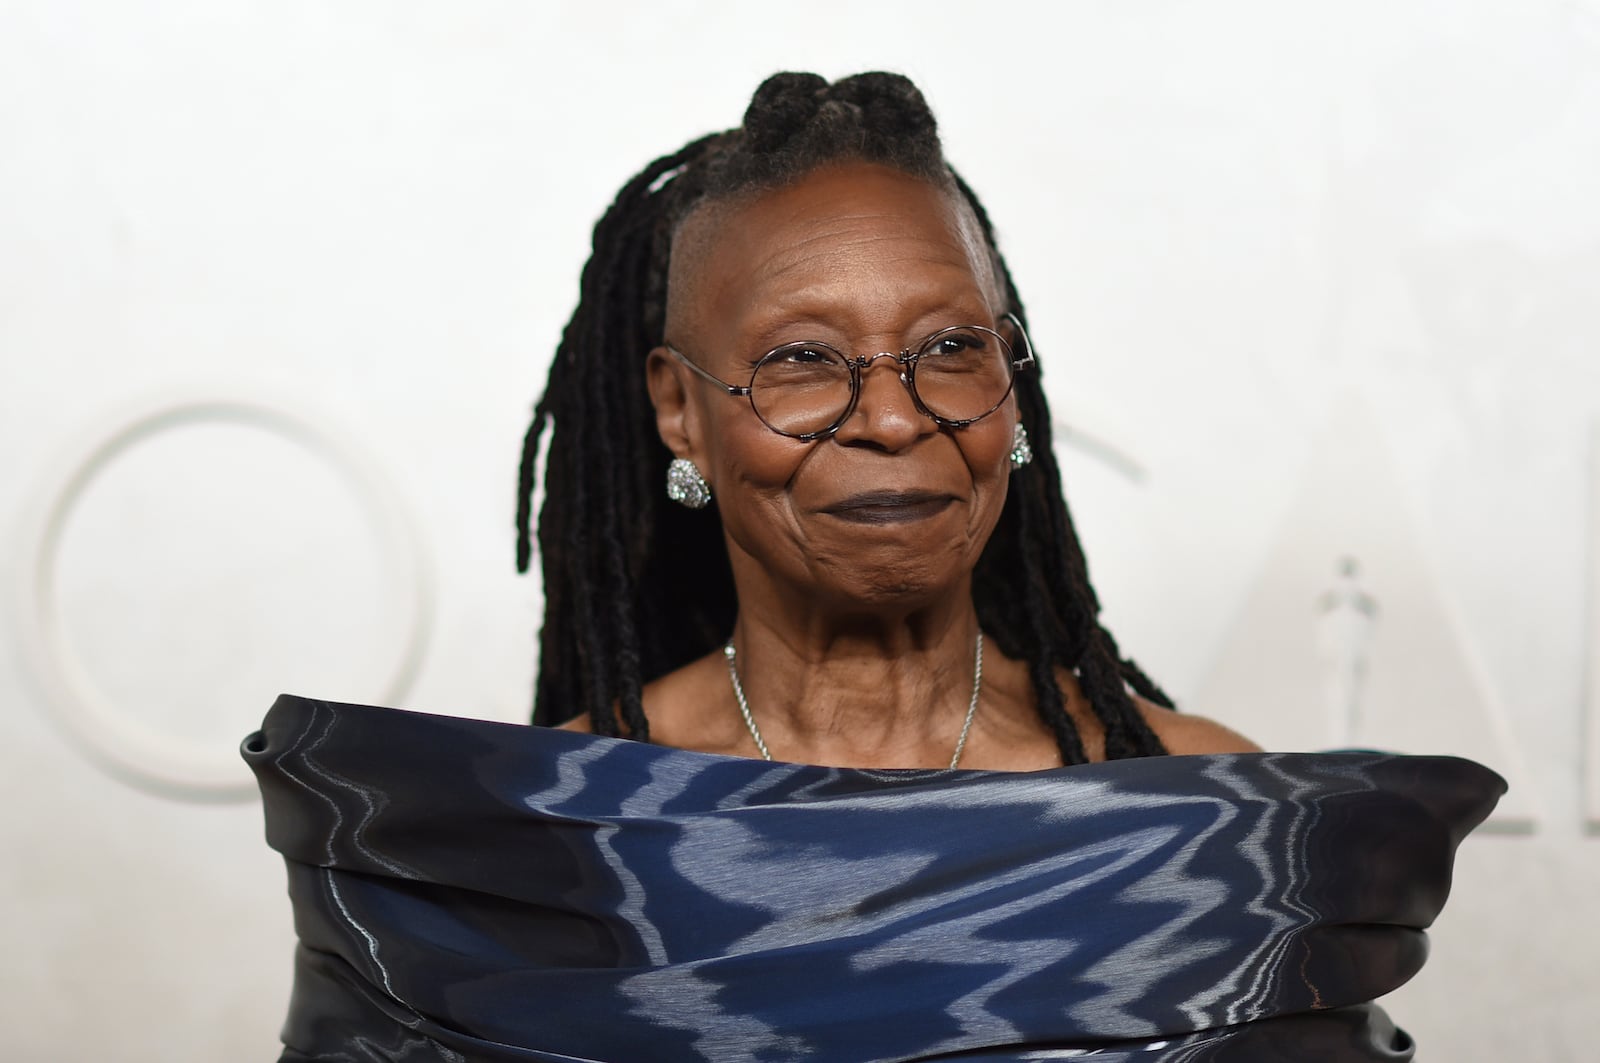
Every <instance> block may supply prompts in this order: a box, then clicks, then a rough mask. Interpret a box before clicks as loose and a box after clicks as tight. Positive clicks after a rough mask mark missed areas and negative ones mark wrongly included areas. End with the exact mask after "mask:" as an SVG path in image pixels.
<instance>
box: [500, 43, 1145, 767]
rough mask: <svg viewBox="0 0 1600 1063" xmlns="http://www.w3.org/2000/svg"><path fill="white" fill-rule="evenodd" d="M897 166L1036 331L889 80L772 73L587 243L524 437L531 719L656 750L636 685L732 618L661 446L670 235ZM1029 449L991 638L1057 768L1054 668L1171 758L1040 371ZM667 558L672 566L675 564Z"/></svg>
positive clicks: (522, 526) (917, 99)
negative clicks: (1031, 699) (539, 502)
mask: <svg viewBox="0 0 1600 1063" xmlns="http://www.w3.org/2000/svg"><path fill="white" fill-rule="evenodd" d="M841 161H862V162H871V163H879V164H882V165H886V166H890V167H893V168H895V169H897V170H900V171H902V172H904V173H906V174H909V175H911V176H914V177H919V178H922V179H924V180H927V181H930V182H932V183H934V184H936V185H939V186H940V187H944V188H949V189H951V190H952V191H953V192H954V193H956V194H959V195H960V196H961V197H962V198H963V199H964V200H965V201H966V202H967V204H968V205H969V206H970V207H971V209H972V212H973V214H974V216H975V217H976V219H977V222H978V225H979V227H980V228H981V230H982V232H983V235H984V238H985V240H986V242H987V243H988V246H989V248H990V250H991V254H992V257H993V263H994V266H995V272H996V275H997V277H998V278H999V280H1000V281H1001V283H1002V285H1003V288H1004V296H1005V299H1006V300H1007V302H1008V304H1009V309H1010V310H1011V312H1012V313H1014V314H1015V315H1017V317H1018V318H1019V319H1020V320H1023V321H1024V324H1026V318H1025V317H1024V313H1023V307H1022V302H1021V300H1020V299H1019V298H1018V297H1017V291H1016V286H1015V285H1014V284H1013V282H1012V279H1011V274H1010V271H1009V270H1008V269H1007V268H1006V265H1005V261H1004V259H1003V258H1001V256H1000V253H999V250H998V248H997V246H996V244H995V239H994V230H993V227H992V225H991V224H990V222H989V217H988V215H987V213H986V212H985V211H984V209H983V206H982V205H981V204H980V203H979V202H978V199H977V197H976V196H975V195H974V194H973V193H972V190H971V189H970V188H969V187H968V186H967V185H966V183H965V182H964V181H962V180H961V179H960V177H959V176H957V175H956V174H955V172H954V171H953V170H951V169H950V167H949V166H948V164H947V163H946V162H945V161H944V155H943V149H942V147H941V145H940V141H939V136H938V131H937V127H936V125H935V122H934V118H933V114H932V113H931V112H930V111H929V109H928V106H927V103H926V102H925V101H924V100H923V97H922V94H921V93H920V92H919V91H918V90H917V88H916V86H914V85H913V84H912V83H911V82H910V81H909V80H907V79H906V78H904V77H902V76H900V75H897V74H885V73H872V74H859V75H857V76H854V77H848V78H844V79H842V80H840V81H837V82H834V83H833V84H829V83H828V82H827V81H825V80H823V79H822V78H820V77H818V76H817V75H815V74H776V75H774V76H773V77H771V78H769V79H767V80H766V81H765V82H764V83H763V84H762V85H761V86H760V88H758V89H757V90H756V93H755V96H754V97H753V98H752V100H751V102H750V106H749V109H748V110H747V111H746V112H745V115H744V124H743V125H742V126H741V127H740V128H738V129H733V130H729V131H727V132H724V133H716V134H712V135H710V136H706V137H702V138H701V139H699V140H696V141H694V142H693V143H690V144H688V145H687V146H685V147H684V148H682V149H681V150H679V151H677V152H674V153H673V154H670V155H665V156H662V157H661V158H659V159H657V160H656V161H655V162H653V163H651V164H650V165H649V166H647V167H646V168H645V169H644V170H643V172H641V173H640V174H639V175H638V176H636V177H634V178H633V179H632V180H631V181H629V182H628V183H627V184H626V185H625V186H624V187H623V188H622V190H621V192H619V193H618V194H617V198H616V200H615V202H613V203H612V205H611V207H610V208H609V209H608V210H607V211H606V213H605V215H604V217H602V218H601V219H600V221H599V223H598V224H597V225H596V226H595V230H594V252H593V255H592V256H591V257H590V259H589V261H588V264H587V265H585V266H584V269H583V276H582V291H581V296H580V298H579V302H578V307H577V309H576V310H575V311H574V312H573V315H572V319H571V321H570V322H569V323H568V324H567V327H566V330H565V331H564V333H563V334H562V338H561V343H560V346H559V347H558V348H557V349H556V355H555V360H554V362H553V364H552V365H551V369H550V379H549V383H548V385H547V387H546V389H545V393H544V396H543V397H542V398H541V399H540V400H539V403H538V405H537V406H536V407H535V410H534V415H533V422H532V424H531V425H530V426H529V428H528V432H527V435H526V437H525V438H524V441H523V449H522V465H521V475H520V478H519V484H518V496H517V499H518V503H517V518H516V521H517V570H518V571H519V572H526V571H527V568H528V563H529V560H530V557H531V553H532V543H531V537H530V533H529V528H530V522H531V516H532V513H531V510H532V504H533V490H534V475H535V463H536V459H537V455H538V450H539V442H540V438H541V436H542V434H543V433H544V431H545V429H546V428H547V427H551V426H552V423H553V427H551V434H550V441H549V450H548V454H547V457H546V472H545V480H544V490H545V499H546V504H545V505H544V506H542V507H541V509H540V513H539V524H538V535H539V552H540V554H541V558H542V566H543V572H544V593H545V618H544V625H543V629H542V631H541V633H540V659H539V677H538V680H537V683H536V691H535V696H534V710H533V721H534V723H536V724H555V723H559V722H562V721H563V720H566V719H569V718H571V717H573V716H576V715H578V714H579V713H580V712H587V713H588V715H589V720H590V724H591V727H592V729H593V730H594V732H595V733H597V734H602V735H613V736H615V735H617V734H618V724H617V717H618V716H619V715H620V717H621V720H622V723H623V725H624V726H625V727H626V729H627V733H628V735H629V736H630V737H632V738H635V739H639V740H642V741H648V740H649V736H650V724H649V721H648V720H646V719H645V714H644V708H643V705H642V703H641V701H640V690H641V688H642V687H643V685H644V683H645V682H647V681H649V680H651V679H654V678H656V677H658V676H661V675H664V674H665V673H667V672H669V671H672V670H673V669H676V668H679V667H681V666H683V665H684V664H687V663H688V662H689V661H691V660H694V659H696V658H698V657H700V656H703V655H704V654H706V653H709V652H711V651H712V650H713V649H715V648H716V647H717V646H719V645H721V644H722V642H723V641H724V640H725V639H726V638H727V635H728V632H729V631H730V630H731V629H732V626H733V622H734V613H735V610H736V607H737V602H736V599H735V594H734V586H733V575H732V571H731V569H730V567H729V564H728V556H727V550H726V546H725V544H724V542H723V537H722V530H721V526H720V523H719V521H718V518H717V517H716V515H715V510H714V508H708V509H703V510H690V509H685V508H683V507H681V506H677V505H670V504H668V502H667V500H666V498H665V495H664V493H663V491H662V490H661V485H662V484H663V483H664V482H665V478H666V469H667V463H668V461H669V459H670V457H671V455H670V454H669V453H668V451H667V448H666V447H665V446H663V445H662V444H661V442H660V440H659V438H658V436H657V435H656V427H655V414H654V409H653V407H652V405H651V402H650V398H649V394H648V392H647V390H646V385H645V374H644V372H643V363H642V360H643V356H644V354H645V352H647V351H649V350H650V349H651V348H653V347H655V346H657V345H659V344H660V343H661V342H662V334H663V330H664V327H665V326H664V319H665V308H666V294H667V293H666V278H667V264H668V258H669V254H670V252H671V248H672V239H673V235H674V233H675V231H676V229H677V226H678V225H679V223H680V222H682V221H683V219H684V218H685V217H687V216H688V214H689V213H690V212H691V211H693V210H694V209H695V208H696V207H698V206H700V205H701V204H704V203H708V202H712V201H720V200H726V199H728V198H731V197H733V196H736V195H738V194H740V193H745V192H750V191H760V190H765V189H770V188H777V187H781V186H783V185H786V184H789V183H792V182H794V181H797V180H799V179H800V178H802V177H804V176H805V175H806V174H808V173H810V172H811V171H813V170H815V169H817V168H818V167H821V166H824V165H826V164H829V163H834V162H841ZM1016 394H1017V400H1018V410H1019V415H1020V417H1021V419H1022V422H1023V424H1024V425H1025V426H1026V428H1027V431H1028V433H1029V435H1030V437H1031V438H1032V440H1033V443H1034V449H1033V453H1034V458H1033V461H1032V463H1031V464H1029V465H1027V466H1025V467H1024V468H1022V469H1019V470H1017V471H1015V472H1014V473H1013V474H1012V476H1011V483H1010V491H1009V492H1008V497H1007V500H1006V504H1005V507H1004V510H1003V511H1002V513H1001V516H1000V520H999V522H998V524H997V525H996V527H995V530H994V533H993V535H992V536H991V538H990V540H989V542H988V544H987V546H986V547H985V549H984V552H983V554H982V556H981V557H980V559H979V561H978V566H977V570H976V573H975V575H974V579H973V600H974V606H975V608H976V610H977V614H978V619H979V623H980V624H981V625H982V628H983V630H984V631H985V632H987V633H988V634H989V636H990V637H991V638H992V639H993V640H994V641H995V643H996V644H998V645H999V647H1000V648H1001V650H1002V651H1003V652H1004V653H1006V654H1007V655H1008V656H1011V657H1014V658H1017V659H1019V660H1025V661H1027V662H1028V668H1029V674H1030V676H1031V679H1032V683H1033V689H1034V692H1035V697H1036V704H1037V708H1038V712H1039V716H1040V718H1041V719H1043V720H1044V722H1045V724H1046V725H1047V726H1048V727H1049V728H1050V730H1051V732H1052V734H1053V735H1054V736H1055V739H1056V742H1057V744H1058V745H1059V746H1060V749H1061V756H1062V760H1063V762H1064V763H1067V764H1078V763H1082V762H1083V761H1084V760H1086V759H1087V758H1086V756H1085V752H1084V747H1083V742H1082V740H1081V738H1080V737H1079V734H1078V730H1077V728H1076V726H1074V724H1073V722H1072V718H1071V717H1070V716H1069V715H1068V713H1067V711H1066V703H1065V698H1064V696H1063V694H1062V691H1061V686H1060V684H1059V683H1058V682H1057V680H1056V668H1057V666H1063V667H1066V668H1072V669H1076V670H1077V673H1078V676H1079V680H1080V682H1081V685H1082V687H1083V691H1084V693H1085V695H1086V696H1087V698H1088V700H1089V702H1090V704H1091V705H1092V707H1093V711H1094V713H1095V715H1096V716H1097V717H1098V718H1099V720H1100V721H1101V723H1102V724H1103V725H1104V728H1105V747H1106V756H1107V757H1108V758H1112V759H1114V758H1122V757H1134V756H1148V755H1153V754H1159V753H1164V752H1165V749H1164V748H1163V747H1162V745H1161V742H1160V740H1159V739H1158V738H1157V737H1156V736H1155V734H1154V733H1153V732H1152V731H1151V730H1150V728H1149V726H1148V725H1147V724H1146V723H1145V722H1144V718H1143V717H1142V716H1141V714H1140V713H1139V711H1138V709H1137V707H1136V706H1135V704H1134V702H1133V699H1132V698H1131V697H1129V695H1128V690H1127V688H1128V687H1129V686H1131V687H1132V688H1133V689H1134V690H1135V691H1136V692H1138V693H1139V694H1140V695H1142V696H1144V697H1146V698H1149V699H1150V700H1152V701H1155V702H1158V703H1160V704H1163V705H1168V706H1170V705H1171V701H1170V699H1168V698H1167V697H1166V695H1165V694H1164V693H1162V691H1161V690H1160V688H1158V687H1157V686H1156V685H1155V684H1154V683H1152V682H1151V681H1150V680H1149V679H1148V678H1147V677H1146V676H1145V674H1144V673H1143V672H1142V671H1140V670H1139V668H1138V667H1137V666H1136V665H1134V664H1133V663H1132V662H1131V661H1127V660H1124V659H1123V658H1122V657H1121V655H1120V653H1119V652H1118V649H1117V644H1116V643H1115V642H1114V641H1113V640H1112V638H1111V636H1110V634H1109V633H1107V632H1106V630H1105V628H1103V627H1102V626H1101V625H1100V623H1099V613H1100V604H1099V601H1098V599H1097V598H1096V596H1095V592H1094V588H1093V587H1091V586H1090V584H1089V575H1088V569H1087V567H1086V565H1085V562H1084V557H1083V549H1082V547H1081V546H1080V545H1079V542H1078V536H1077V532H1076V531H1075V529H1074V528H1073V525H1072V518H1071V517H1070V516H1069V515H1068V513H1067V507H1066V503H1065V501H1064V500H1063V498H1062V493H1061V476H1060V470H1059V469H1058V467H1057V465H1056V461H1055V457H1054V455H1053V453H1052V450H1051V429H1050V411H1049V408H1048V406H1047V405H1046V402H1045V396H1044V391H1043V389H1042V388H1041V386H1040V383H1039V374H1038V373H1037V372H1034V373H1021V374H1018V376H1017V379H1016ZM666 543H671V544H673V548H672V550H671V553H670V556H668V554H667V551H664V550H663V549H662V545H663V544H666Z"/></svg>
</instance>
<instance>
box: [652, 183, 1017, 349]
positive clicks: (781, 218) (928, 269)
mask: <svg viewBox="0 0 1600 1063" xmlns="http://www.w3.org/2000/svg"><path fill="white" fill-rule="evenodd" d="M946 304H949V305H950V308H951V309H952V310H955V309H957V308H958V307H959V308H960V309H963V310H965V311H966V312H967V313H969V314H971V313H980V312H984V311H988V312H991V313H998V312H999V311H1000V310H1001V309H1003V308H1002V307H1001V306H1000V305H999V300H998V294H997V286H996V284H995V278H994V273H993V269H992V265H991V259H990V254H989V250H988V246H987V244H986V242H985V240H984V238H983V235H982V232H981V230H980V229H979V226H978V224H977V220H976V218H975V217H974V216H973V214H972V211H971V208H970V207H968V205H967V204H966V202H965V200H964V199H962V198H961V196H960V194H959V193H958V192H956V191H955V190H954V189H950V188H944V187H940V186H938V185H934V184H932V183H929V182H927V181H925V180H922V179H919V178H916V177H911V176H909V175H907V174H903V173H901V172H899V171H897V170H893V169H890V168H888V167H884V166H878V165H874V164H868V163H848V164H843V165H836V166H830V167H827V168H824V169H819V170H816V171H813V172H812V173H810V174H808V175H807V176H806V177H804V178H801V179H800V180H798V181H796V182H794V183H793V184H790V185H786V186H784V187H782V188H778V189H771V190H765V191H761V192H757V193H752V194H749V195H745V196H742V197H739V198H736V199H734V200H731V201H727V202H714V203H711V204H707V205H705V206H702V207H700V208H698V209H697V210H695V211H694V212H693V213H691V214H690V215H689V217H688V218H686V219H685V220H684V222H683V223H682V225H681V226H680V228H679V230H678V233H677V234H676V236H675V238H674V240H673V247H672V259H671V265H670V268H669V271H668V280H667V334H668V336H669V337H673V338H675V339H676V338H679V337H682V336H683V335H684V333H685V332H686V331H691V330H692V331H694V332H696V333H701V332H704V331H705V330H707V329H711V328H713V327H714V326H730V325H734V324H740V323H751V322H759V321H760V320H765V319H771V320H774V321H777V320H783V319H788V318H792V319H796V320H803V319H808V318H816V317H827V318H830V319H831V318H838V319H841V324H842V325H850V324H852V323H853V322H852V320H851V319H857V318H859V319H860V320H861V324H862V327H869V326H868V324H867V323H868V322H869V321H871V322H874V324H873V325H872V326H871V327H877V323H878V322H881V323H882V326H883V327H885V328H887V327H891V326H892V324H893V321H892V319H894V318H896V317H897V316H898V317H904V316H906V315H912V316H915V315H917V314H925V313H929V312H932V311H934V310H937V309H939V308H940V307H941V306H942V305H946ZM715 331H719V332H722V331H726V329H725V328H715Z"/></svg>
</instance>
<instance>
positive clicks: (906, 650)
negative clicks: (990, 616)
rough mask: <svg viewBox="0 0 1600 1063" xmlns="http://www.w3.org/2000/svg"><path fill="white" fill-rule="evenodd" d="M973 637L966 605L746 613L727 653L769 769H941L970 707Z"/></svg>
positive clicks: (965, 600)
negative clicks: (771, 761)
mask: <svg viewBox="0 0 1600 1063" xmlns="http://www.w3.org/2000/svg"><path fill="white" fill-rule="evenodd" d="M977 636H978V620H977V615H976V613H975V612H974V610H973V608H972V604H971V598H970V594H967V595H962V596H961V597H960V598H959V599H954V600H952V601H950V602H947V603H945V604H944V605H942V606H935V607H929V608H925V609H920V610H917V611H913V612H910V613H907V614H904V615H899V616H892V617H883V616H850V617H837V616H835V617H825V616H821V615H817V614H812V615H810V616H803V617H797V616H795V615H793V614H792V613H787V612H783V611H764V612H763V613H761V614H760V615H754V614H752V613H750V612H747V611H741V613H740V615H739V619H738V621H737V623H736V624H735V626H734V632H733V643H734V646H735V648H736V650H737V651H738V671H739V677H740V679H741V681H742V684H743V687H744V692H745V695H746V698H747V700H748V703H749V706H750V712H751V716H752V718H753V719H754V721H755V724H756V727H757V728H758V729H759V730H760V733H761V735H762V737H763V738H764V739H765V741H766V743H767V746H768V748H769V749H770V750H771V751H772V755H773V757H774V758H775V759H778V760H795V761H805V762H807V763H813V764H833V765H838V766H850V767H946V766H948V765H949V763H950V757H951V754H952V753H953V752H954V751H955V748H956V743H957V741H958V740H959V737H960V735H961V731H962V725H963V723H964V722H965V720H966V716H967V710H968V707H969V705H970V704H971V697H972V686H973V670H974V663H975V657H974V652H975V649H976V640H977ZM730 696H731V692H730ZM981 700H982V699H981V693H980V702H981ZM979 711H980V712H981V711H982V710H981V708H980V710H979Z"/></svg>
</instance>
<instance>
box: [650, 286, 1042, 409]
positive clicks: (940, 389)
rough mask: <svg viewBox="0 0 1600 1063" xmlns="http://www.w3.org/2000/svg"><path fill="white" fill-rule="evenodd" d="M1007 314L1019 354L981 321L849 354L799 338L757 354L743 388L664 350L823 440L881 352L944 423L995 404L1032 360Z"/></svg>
mask: <svg viewBox="0 0 1600 1063" xmlns="http://www.w3.org/2000/svg"><path fill="white" fill-rule="evenodd" d="M1005 320H1006V321H1008V322H1010V324H1011V327H1012V328H1013V329H1015V330H1016V333H1017V346H1018V347H1019V348H1020V349H1021V352H1022V353H1021V354H1020V355H1017V354H1014V353H1013V352H1012V349H1011V345H1010V344H1009V343H1007V342H1006V340H1005V337H1004V336H1002V335H1000V333H998V332H996V331H995V330H994V329H992V328H986V327H985V326H983V325H957V326H956V327H954V328H946V329H940V330H939V331H938V332H935V333H934V334H933V335H931V336H929V337H928V338H927V339H925V340H923V341H922V342H921V343H919V344H917V345H916V346H915V347H907V348H906V349H905V350H903V351H901V352H900V353H898V354H896V353H895V352H893V351H882V352H880V353H878V354H872V355H858V356H856V357H854V358H852V357H850V356H849V355H847V354H844V353H843V352H841V351H840V350H839V349H838V348H836V347H834V346H832V345H830V344H826V343H820V342H814V341H810V340H803V341H800V342H798V343H785V344H783V345H782V346H780V347H774V348H773V349H772V350H770V351H768V352H767V353H766V354H764V355H762V356H761V359H760V361H758V362H756V366H755V370H754V371H753V372H752V373H751V374H750V383H749V384H747V385H745V386H744V387H738V386H736V385H733V384H729V383H728V382H727V381H725V380H722V379H721V378H720V377H717V376H714V375H712V374H711V373H710V372H709V371H707V370H705V369H703V368H701V367H700V366H699V365H698V364H696V363H695V362H694V361H693V360H691V359H690V358H689V356H688V355H686V354H684V353H683V352H682V351H680V350H678V349H677V348H676V347H673V346H671V345H670V344H668V345H667V350H668V352H670V353H671V354H672V355H673V357H675V358H677V359H678V360H679V361H680V362H682V363H683V364H684V365H686V366H688V367H689V368H690V369H692V370H694V371H695V372H696V373H698V374H700V375H701V376H703V377H705V378H706V379H707V380H708V381H710V382H711V383H713V384H716V385H717V386H718V387H720V388H722V389H723V390H724V391H726V392H727V393H728V394H729V395H739V396H743V397H744V398H747V399H749V400H750V407H751V408H752V409H753V410H755V412H756V416H757V417H759V418H761V421H762V423H763V424H765V425H766V426H767V427H768V428H770V429H772V430H773V431H774V432H777V433H778V434H780V435H785V436H789V437H790V438H791V439H799V440H811V439H821V438H823V437H824V436H829V435H832V434H833V433H834V432H836V431H837V430H838V428H839V426H840V425H842V424H844V422H845V420H846V419H847V418H848V417H849V416H850V414H851V412H852V411H854V410H855V408H856V401H857V400H858V399H859V398H860V397H861V374H862V373H863V372H865V371H866V370H867V369H868V368H869V367H870V366H871V365H872V363H873V362H875V361H877V360H878V359H879V358H893V359H894V360H895V362H896V363H897V364H898V365H899V366H900V381H901V383H903V384H905V386H906V390H907V391H909V392H910V393H911V401H912V402H914V403H915V404H916V407H917V410H918V411H919V412H921V413H923V414H926V415H927V416H929V417H931V418H933V420H935V421H937V422H938V423H939V424H941V425H943V426H945V427H946V428H961V427H964V426H966V425H969V424H972V423H973V422H974V421H980V420H982V419H983V418H985V417H987V416H989V414H991V413H993V412H994V411H995V410H997V409H999V408H1000V404H1001V403H1003V402H1005V401H1006V396H1007V395H1009V394H1011V387H1012V383H1013V382H1014V381H1015V379H1016V375H1017V370H1019V369H1026V368H1027V367H1028V366H1031V365H1033V364H1034V358H1033V345H1032V344H1031V343H1029V342H1028V334H1027V332H1025V331H1024V330H1023V328H1022V322H1021V321H1019V320H1017V318H1016V316H1015V315H1013V314H1006V315H1005Z"/></svg>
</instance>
